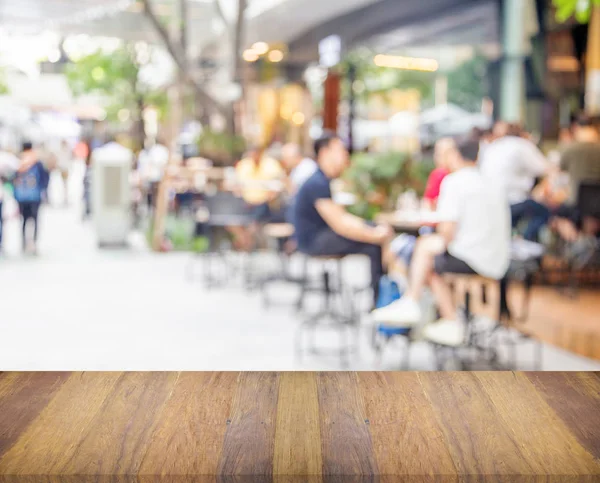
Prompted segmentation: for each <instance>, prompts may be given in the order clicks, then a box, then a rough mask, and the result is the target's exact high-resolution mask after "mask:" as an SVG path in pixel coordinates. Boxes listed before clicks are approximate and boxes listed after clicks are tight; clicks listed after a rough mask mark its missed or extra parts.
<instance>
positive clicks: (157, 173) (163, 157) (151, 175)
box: [138, 142, 169, 209]
mask: <svg viewBox="0 0 600 483" xmlns="http://www.w3.org/2000/svg"><path fill="white" fill-rule="evenodd" d="M168 163H169V148H167V147H166V146H164V145H162V144H160V143H159V142H157V143H156V144H154V145H152V146H151V147H150V148H146V149H144V150H143V151H142V152H141V153H140V154H139V157H138V173H139V176H140V179H141V181H142V183H143V185H144V187H145V189H146V193H147V203H148V208H149V209H151V208H152V206H153V205H154V199H155V197H156V194H157V192H158V183H159V182H160V180H161V179H162V177H163V175H164V173H165V169H166V166H167V164H168Z"/></svg>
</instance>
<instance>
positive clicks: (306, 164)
mask: <svg viewBox="0 0 600 483" xmlns="http://www.w3.org/2000/svg"><path fill="white" fill-rule="evenodd" d="M281 163H282V164H283V167H284V168H285V170H286V171H287V172H288V194H289V199H288V202H287V208H286V210H285V219H286V221H287V222H288V223H291V224H292V225H293V224H294V210H295V208H294V207H295V201H296V194H297V193H298V191H300V188H302V186H303V185H304V183H305V182H306V181H307V180H308V179H309V178H310V177H311V176H312V175H313V174H315V172H316V171H317V169H319V166H318V165H317V162H316V161H315V160H314V159H311V158H306V157H304V156H302V151H301V150H300V146H298V145H297V144H294V143H288V144H286V145H285V146H283V148H282V149H281Z"/></svg>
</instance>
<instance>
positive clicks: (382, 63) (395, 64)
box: [373, 54, 439, 72]
mask: <svg viewBox="0 0 600 483" xmlns="http://www.w3.org/2000/svg"><path fill="white" fill-rule="evenodd" d="M373 62H374V63H375V65H376V66H378V67H390V68H392V69H402V70H418V71H423V72H435V71H437V70H438V69H439V63H438V61H437V60H435V59H425V58H417V57H401V56H399V55H383V54H379V55H376V56H375V58H374V59H373Z"/></svg>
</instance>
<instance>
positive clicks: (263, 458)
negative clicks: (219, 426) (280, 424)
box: [217, 372, 279, 476]
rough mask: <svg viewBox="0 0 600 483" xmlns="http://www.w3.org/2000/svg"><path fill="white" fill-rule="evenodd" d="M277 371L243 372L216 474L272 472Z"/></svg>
mask: <svg viewBox="0 0 600 483" xmlns="http://www.w3.org/2000/svg"><path fill="white" fill-rule="evenodd" d="M278 395H279V374H278V373H275V372H242V373H240V377H239V380H238V388H237V392H236V395H235V399H234V401H233V404H232V408H231V414H230V416H229V421H230V422H229V426H228V428H227V431H226V432H225V440H224V442H223V451H222V454H221V460H220V461H219V467H218V470H217V472H218V474H219V475H261V476H262V475H265V476H267V475H272V474H273V452H274V442H275V425H276V421H277V398H278Z"/></svg>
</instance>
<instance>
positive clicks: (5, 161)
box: [0, 149, 20, 254]
mask: <svg viewBox="0 0 600 483" xmlns="http://www.w3.org/2000/svg"><path fill="white" fill-rule="evenodd" d="M19 164H20V161H19V158H17V157H16V156H15V155H14V154H12V153H10V152H8V151H4V150H2V149H0V254H2V223H3V221H4V220H3V211H2V207H3V201H4V183H5V182H7V181H8V180H10V179H11V178H12V177H13V176H14V174H15V173H16V172H17V170H18V169H19Z"/></svg>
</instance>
